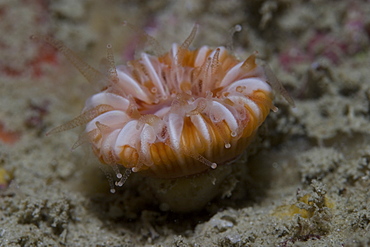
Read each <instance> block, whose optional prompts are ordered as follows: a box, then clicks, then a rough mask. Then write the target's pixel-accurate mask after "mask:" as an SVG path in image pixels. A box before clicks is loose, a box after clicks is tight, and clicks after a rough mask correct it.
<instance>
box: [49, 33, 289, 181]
mask: <svg viewBox="0 0 370 247" xmlns="http://www.w3.org/2000/svg"><path fill="white" fill-rule="evenodd" d="M195 33H196V27H195V28H194V29H193V31H192V32H191V34H190V36H189V37H188V38H187V39H186V40H185V42H184V43H183V44H181V45H178V44H173V45H172V48H171V49H170V51H169V52H167V53H165V54H163V55H160V56H153V55H149V54H147V53H142V54H141V56H140V57H139V58H138V59H137V60H133V61H130V62H128V63H127V64H126V65H120V66H115V65H114V61H113V56H112V52H111V51H110V49H108V56H107V61H108V64H109V65H110V68H109V70H108V75H107V76H106V78H105V82H106V85H105V88H104V90H102V91H101V92H99V93H97V94H95V95H93V96H92V97H90V98H89V99H88V100H87V101H86V105H85V108H84V109H83V111H82V114H81V115H80V116H78V117H77V118H75V119H73V120H71V121H70V122H68V123H66V124H64V125H62V126H60V127H57V128H56V129H54V130H52V131H51V133H53V132H59V131H62V130H66V129H70V128H73V127H75V126H78V125H84V124H86V128H85V132H84V135H82V137H81V140H80V141H78V143H77V144H76V145H78V144H80V143H82V142H83V141H84V140H88V142H89V143H91V145H92V149H93V151H94V153H95V154H96V156H97V157H98V158H99V159H100V161H101V162H103V163H105V164H109V165H117V164H118V165H122V166H124V167H125V168H127V169H129V172H130V171H132V172H138V173H141V174H144V175H147V176H151V177H157V178H180V177H186V176H190V175H195V174H199V173H202V172H205V171H206V170H209V169H216V168H217V167H218V166H219V165H223V164H226V163H229V162H231V161H233V160H234V159H236V158H237V157H238V156H239V155H240V154H241V153H242V152H243V151H244V150H245V149H246V147H247V146H248V145H249V144H250V142H251V141H252V140H253V137H254V136H255V133H256V131H257V130H258V127H259V126H260V125H261V124H262V123H263V121H264V120H265V118H266V116H267V115H268V113H269V112H270V110H271V109H272V110H276V109H277V108H276V107H274V106H273V103H272V101H273V93H272V86H273V87H276V88H280V89H281V88H282V87H281V86H280V85H279V83H278V81H277V80H276V78H274V76H271V71H270V70H268V69H266V67H263V66H259V65H257V64H256V62H255V58H256V57H255V54H252V55H251V56H249V57H248V58H247V59H246V60H245V61H239V60H238V59H236V58H235V57H234V56H233V55H232V54H230V53H229V52H228V51H227V50H226V48H224V47H218V48H215V49H211V48H209V47H207V46H203V47H201V48H199V49H195V50H191V49H189V45H190V43H191V42H192V40H193V38H194V36H195ZM43 39H44V40H45V41H47V42H48V43H50V44H52V45H54V46H55V47H57V48H58V49H59V50H60V51H62V53H64V54H65V55H66V56H67V58H68V59H69V60H70V61H72V63H73V64H74V65H75V66H76V67H77V68H78V69H79V70H80V71H81V72H82V73H83V74H84V75H85V76H86V77H87V78H92V77H93V75H95V76H96V75H97V74H99V73H98V72H97V71H96V70H94V69H93V68H92V67H90V66H88V65H87V64H85V63H84V62H82V61H81V60H80V59H78V58H77V57H76V56H75V55H74V53H73V52H72V51H70V50H69V49H68V48H66V47H65V46H63V45H61V43H59V42H58V41H54V40H52V39H51V38H47V37H46V38H45V37H44V38H43ZM98 77H99V78H101V77H104V76H103V75H100V76H98Z"/></svg>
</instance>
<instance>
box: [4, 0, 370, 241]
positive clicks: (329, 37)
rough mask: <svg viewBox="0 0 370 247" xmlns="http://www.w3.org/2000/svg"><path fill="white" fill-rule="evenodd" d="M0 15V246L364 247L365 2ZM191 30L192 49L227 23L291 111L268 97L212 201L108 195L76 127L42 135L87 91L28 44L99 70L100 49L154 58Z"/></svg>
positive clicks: (126, 189) (36, 1)
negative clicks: (253, 134) (280, 87)
mask: <svg viewBox="0 0 370 247" xmlns="http://www.w3.org/2000/svg"><path fill="white" fill-rule="evenodd" d="M0 19H1V22H0V32H1V35H0V96H1V97H0V143H1V144H0V145H1V146H0V245H1V246H370V234H369V231H370V199H369V196H370V192H369V189H370V79H369V78H370V70H369V66H370V55H369V47H370V46H369V40H370V2H369V1H365V0H363V1H360V0H353V1H351V0H336V1H334V0H333V1H327V0H313V1H304V0H281V1H277V0H268V1H265V0H248V1H242V0H230V1H225V0H216V1H195V0H188V1H170V0H167V1H166V0H163V1H133V0H132V1H113V0H107V1H94V0H85V1H74V0H55V1H47V0H29V1H26V0H1V1H0ZM124 20H127V21H129V22H130V23H133V24H135V25H136V26H137V30H132V29H130V28H125V27H123V26H122V22H123V21H124ZM195 22H196V23H199V24H200V30H199V32H198V34H197V37H196V39H195V41H194V43H193V46H194V47H199V46H202V45H209V46H218V45H229V46H230V44H231V43H230V40H231V39H230V36H231V35H230V30H231V28H232V27H233V26H235V25H236V24H240V25H241V26H242V27H243V30H242V31H241V32H239V33H236V34H235V35H234V38H233V43H232V44H233V48H234V52H235V54H236V55H237V56H239V57H240V58H244V59H245V58H246V57H248V55H249V54H251V53H252V52H253V51H258V52H259V53H258V56H259V58H260V59H262V60H265V61H267V62H268V63H269V64H270V66H271V67H272V69H273V70H274V72H275V73H276V76H277V77H278V78H279V79H280V81H281V82H282V83H283V84H284V85H285V87H286V88H287V90H288V91H289V92H290V94H291V95H292V97H293V98H294V100H295V104H296V107H295V108H292V107H291V106H289V105H288V104H287V103H286V102H285V101H284V100H283V99H281V98H280V97H277V99H276V101H275V104H276V106H277V107H278V108H279V111H278V112H277V113H273V112H272V113H271V114H270V115H269V116H268V118H267V120H266V121H265V123H264V124H263V125H262V126H261V127H260V131H259V132H260V134H259V136H258V138H257V139H256V141H255V143H253V146H252V147H251V148H250V150H249V151H248V154H250V155H246V157H245V158H243V159H241V160H239V161H238V162H237V164H236V165H238V166H239V167H243V169H237V170H236V171H237V174H234V175H232V176H231V177H230V178H229V179H228V180H227V182H226V183H225V186H227V188H228V189H227V190H224V192H225V193H223V194H222V195H221V196H220V197H219V198H216V199H215V200H213V201H211V202H210V203H209V204H207V206H206V207H205V208H204V209H203V210H201V211H199V212H194V213H191V214H176V213H172V212H166V211H162V210H160V209H159V208H160V207H159V206H158V205H157V203H156V201H155V200H153V201H151V200H148V199H147V198H148V197H145V196H144V195H145V194H148V193H150V191H149V189H148V191H146V188H143V187H142V186H141V187H140V186H139V185H138V180H137V179H135V175H136V174H134V175H133V176H132V178H131V177H130V179H129V181H128V183H127V184H126V185H125V186H123V188H121V189H119V191H117V193H115V194H110V192H109V185H108V181H107V179H106V176H105V175H104V173H103V172H102V171H101V170H100V166H101V165H99V162H98V161H97V160H96V158H95V157H94V156H93V154H92V153H91V151H89V148H88V145H86V147H80V148H78V149H76V150H74V151H73V152H71V151H70V149H71V147H72V145H73V143H74V142H75V141H76V139H77V137H78V135H79V133H80V132H79V130H71V131H66V132H62V133H60V134H55V135H51V136H45V133H46V132H47V131H48V130H50V129H51V128H53V127H55V126H58V125H60V124H62V123H64V122H67V121H68V120H70V119H72V118H74V117H75V116H77V115H78V114H79V113H80V111H81V110H82V108H83V105H84V101H85V100H86V99H87V98H88V97H89V96H90V95H91V94H93V93H94V92H96V89H95V87H94V85H91V84H89V83H87V82H86V81H85V80H84V78H83V77H82V76H81V75H79V74H78V72H76V71H75V70H74V68H72V66H71V65H70V64H68V62H67V61H66V59H65V58H64V57H63V56H61V55H60V54H58V53H56V51H55V50H54V49H53V48H51V47H49V46H48V45H46V44H42V43H39V42H34V41H31V40H30V39H29V37H30V35H32V34H47V35H51V36H53V37H55V38H56V39H58V40H61V41H62V42H63V43H65V44H66V45H67V46H68V47H70V48H71V49H72V50H74V51H75V52H76V53H77V54H79V56H80V57H82V58H83V59H84V60H85V61H87V62H88V63H89V64H91V65H93V66H96V67H98V64H99V60H100V58H102V57H104V56H105V47H106V44H108V43H110V44H112V45H113V47H114V50H115V58H116V63H117V64H119V63H123V62H124V61H127V60H128V59H132V57H133V56H134V50H135V49H137V50H139V51H140V49H144V48H142V47H141V48H140V47H136V43H140V40H142V39H143V38H142V34H140V30H145V31H146V32H147V33H148V34H150V35H151V36H153V37H154V38H156V39H157V40H158V42H159V43H160V45H161V46H162V47H164V48H165V49H166V48H167V47H170V44H171V43H173V42H182V41H183V40H184V39H185V38H186V37H187V35H188V33H189V32H190V30H191V28H192V26H193V25H194V23H195ZM135 47H136V48H135ZM145 49H148V50H151V51H154V52H155V51H156V49H158V47H155V46H154V47H150V46H148V45H147V46H145ZM247 156H248V157H247ZM130 180H132V181H131V182H130ZM138 188H140V189H138ZM226 192H227V193H226ZM162 209H163V208H162Z"/></svg>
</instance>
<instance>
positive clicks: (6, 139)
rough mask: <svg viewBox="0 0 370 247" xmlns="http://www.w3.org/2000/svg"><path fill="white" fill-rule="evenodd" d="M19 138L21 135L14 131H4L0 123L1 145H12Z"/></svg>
mask: <svg viewBox="0 0 370 247" xmlns="http://www.w3.org/2000/svg"><path fill="white" fill-rule="evenodd" d="M20 138H21V134H20V133H18V132H15V131H8V130H6V128H5V126H4V124H3V123H1V122H0V141H1V142H2V143H5V144H8V145H13V144H14V143H16V142H17V141H18V140H19V139H20Z"/></svg>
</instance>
